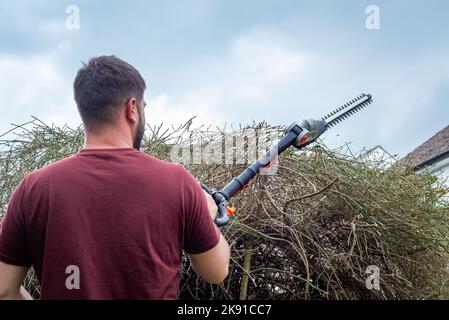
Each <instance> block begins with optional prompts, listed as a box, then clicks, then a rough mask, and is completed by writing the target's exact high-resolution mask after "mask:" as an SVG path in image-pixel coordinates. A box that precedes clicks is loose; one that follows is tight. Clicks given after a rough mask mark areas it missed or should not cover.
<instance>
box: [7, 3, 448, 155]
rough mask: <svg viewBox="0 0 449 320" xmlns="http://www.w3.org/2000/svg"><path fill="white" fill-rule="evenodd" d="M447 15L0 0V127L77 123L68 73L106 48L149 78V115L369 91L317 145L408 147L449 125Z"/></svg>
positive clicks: (248, 113) (298, 105) (245, 109)
mask: <svg viewBox="0 0 449 320" xmlns="http://www.w3.org/2000/svg"><path fill="white" fill-rule="evenodd" d="M372 6H375V8H376V11H375V12H374V11H372V8H373V7H372ZM73 8H76V10H75V11H74V10H73ZM78 13H79V15H78ZM377 13H378V14H377ZM448 15H449V2H448V1H444V0H440V1H437V0H434V1H403V0H395V1H391V0H389V1H363V0H346V1H336V0H335V1H324V0H322V1H311V0H310V1H300V0H292V1H290V0H282V1H271V0H259V1H256V0H245V1H235V0H227V1H225V0H223V1H219V0H209V1H207V0H202V1H199V0H198V1H196V0H185V1H169V0H168V1H149V0H145V1H131V0H130V1H94V0H90V1H56V0H32V1H31V0H30V1H20V0H17V1H4V0H0V40H1V41H0V115H1V118H0V134H1V133H3V132H6V131H7V130H8V129H10V128H11V124H19V123H24V122H26V121H29V120H31V116H32V115H33V116H36V117H38V118H39V119H41V120H43V121H44V122H47V123H55V124H57V125H63V124H68V125H69V126H72V127H75V126H78V125H79V124H81V120H80V118H79V116H78V112H77V109H76V104H75V102H74V100H73V89H72V84H73V79H74V77H75V75H76V73H77V71H78V69H79V68H80V67H81V66H82V62H87V61H88V60H89V58H91V57H94V56H98V55H110V54H113V55H116V56H118V57H120V58H122V59H124V60H126V61H127V62H129V63H131V64H132V65H134V66H135V67H136V68H137V69H138V70H139V71H140V72H141V74H142V75H143V77H144V78H145V80H146V82H147V87H148V90H147V92H146V93H145V98H146V101H147V103H148V106H147V108H146V118H147V121H148V123H149V124H150V125H156V124H159V123H161V122H163V123H165V124H167V125H168V124H179V123H183V122H185V121H187V120H188V119H190V118H191V117H193V116H196V119H195V122H194V123H195V124H196V125H200V124H212V125H217V126H222V125H224V124H225V123H226V124H228V125H229V124H234V125H237V124H239V123H242V124H248V123H251V122H252V121H266V122H268V123H270V124H273V125H278V124H283V125H288V124H290V123H291V122H293V121H300V120H301V119H304V118H321V117H322V116H323V115H324V114H326V113H328V112H329V111H331V110H333V109H335V108H337V107H338V106H340V105H342V104H344V103H345V102H346V101H348V100H351V99H352V98H354V97H356V96H358V95H359V94H360V93H370V94H371V95H372V96H373V99H374V102H373V104H371V105H370V106H369V107H368V108H366V109H365V110H363V111H362V112H359V113H357V114H356V115H355V116H353V117H352V118H350V119H349V120H347V121H345V122H343V123H342V124H341V125H339V126H337V127H335V128H332V130H329V132H327V133H325V136H323V137H324V142H325V143H326V144H327V145H328V146H329V147H331V148H333V147H336V146H337V144H338V141H340V144H342V143H344V142H350V143H351V148H353V149H354V151H355V152H357V151H358V150H360V149H362V148H364V147H366V148H371V147H374V146H376V145H381V146H383V147H384V148H385V149H386V150H387V151H388V152H389V153H391V154H397V155H398V156H404V155H405V154H407V153H408V152H410V151H411V150H413V149H414V148H415V147H417V146H418V145H420V144H421V143H423V142H424V141H425V140H427V139H428V138H430V137H431V136H432V135H434V134H435V133H436V132H438V131H439V130H441V129H443V128H444V127H445V126H447V125H448V124H449V103H448V100H449V99H448V98H449V90H448V89H449V41H448V39H449V19H448V18H449V17H448ZM78 18H79V19H78ZM377 18H378V19H377ZM373 19H375V20H373ZM77 21H79V25H78V24H77ZM373 21H375V23H374V24H373ZM373 26H374V28H373Z"/></svg>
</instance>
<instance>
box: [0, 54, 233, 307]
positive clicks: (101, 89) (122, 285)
mask: <svg viewBox="0 0 449 320" xmlns="http://www.w3.org/2000/svg"><path fill="white" fill-rule="evenodd" d="M73 87H74V95H75V101H76V104H77V107H78V111H79V113H80V116H81V119H82V121H83V124H84V128H85V145H84V148H83V149H82V150H80V151H79V152H78V153H77V154H75V155H73V156H71V157H69V158H67V159H64V160H61V161H57V162H55V163H53V164H51V165H48V166H46V167H44V168H42V169H39V170H36V171H34V172H32V173H30V174H28V175H27V176H26V177H25V178H24V179H23V180H22V181H21V183H20V184H19V186H18V187H17V188H16V190H15V192H14V194H13V195H12V197H11V199H10V201H9V204H8V208H7V211H6V214H5V216H4V218H3V220H2V221H1V225H0V298H4V299H27V298H30V295H29V294H28V293H27V292H26V290H25V289H24V288H23V287H21V283H22V281H23V280H24V277H25V276H26V274H27V271H28V269H29V267H30V266H33V268H34V270H35V272H36V274H37V277H38V279H39V282H40V285H41V298H42V299H176V298H177V290H178V285H179V276H180V265H181V258H182V250H184V251H185V252H186V253H187V254H188V255H189V258H190V261H191V264H192V266H193V268H194V270H196V272H197V273H198V274H199V275H200V276H201V277H202V278H203V279H204V280H206V281H208V282H210V283H215V284H218V283H221V282H222V281H223V280H224V279H225V278H226V277H227V275H228V266H229V246H228V244H227V242H226V240H225V239H224V238H223V236H222V235H221V233H220V231H219V230H218V228H217V227H216V226H215V224H214V223H213V219H214V218H215V214H216V211H217V207H216V205H215V203H214V201H213V200H212V198H211V197H210V196H208V195H206V194H205V193H204V192H203V191H202V190H201V188H200V187H199V185H198V183H197V181H196V180H195V179H194V177H193V176H192V175H191V174H190V173H189V172H188V171H187V170H186V169H185V168H184V167H183V166H182V165H178V164H171V163H168V162H165V161H161V160H158V159H156V158H154V157H152V156H149V155H145V154H144V153H142V152H140V151H138V150H139V148H140V144H141V141H142V137H143V135H144V131H145V112H144V108H145V105H146V103H145V101H144V97H143V95H144V91H145V89H146V85H145V81H144V80H143V78H142V76H141V75H140V74H139V72H138V71H137V70H136V69H135V68H134V67H132V66H131V65H130V64H128V63H126V62H124V61H123V60H120V59H119V58H117V57H114V56H101V57H97V58H93V59H91V60H90V61H89V63H88V64H87V65H84V66H83V67H82V68H81V69H80V70H79V72H78V74H77V76H76V78H75V81H74V86H73Z"/></svg>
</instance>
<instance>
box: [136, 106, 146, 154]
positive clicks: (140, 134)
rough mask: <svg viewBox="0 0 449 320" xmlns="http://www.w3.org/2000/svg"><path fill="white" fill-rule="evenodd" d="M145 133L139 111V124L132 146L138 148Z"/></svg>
mask: <svg viewBox="0 0 449 320" xmlns="http://www.w3.org/2000/svg"><path fill="white" fill-rule="evenodd" d="M144 134H145V122H144V121H142V117H141V114H140V112H139V124H138V125H137V130H136V136H135V137H134V142H133V148H134V149H137V150H140V145H141V144H142V139H143V136H144Z"/></svg>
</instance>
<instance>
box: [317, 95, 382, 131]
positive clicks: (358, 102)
mask: <svg viewBox="0 0 449 320" xmlns="http://www.w3.org/2000/svg"><path fill="white" fill-rule="evenodd" d="M371 102H373V99H372V97H371V95H370V94H361V95H360V96H358V97H357V98H355V99H353V100H351V101H349V102H347V103H346V104H344V105H343V106H341V107H340V108H338V109H336V110H334V111H332V112H331V113H329V114H327V115H326V116H324V117H323V118H322V119H323V120H324V121H326V127H327V128H331V127H333V126H335V125H336V124H337V123H340V122H341V121H343V120H345V119H347V118H349V117H350V116H352V115H353V114H354V113H356V112H358V111H360V110H362V109H363V108H365V107H366V106H367V105H369V104H370V103H371Z"/></svg>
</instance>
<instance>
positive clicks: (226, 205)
mask: <svg viewBox="0 0 449 320" xmlns="http://www.w3.org/2000/svg"><path fill="white" fill-rule="evenodd" d="M371 102H372V97H371V95H370V94H361V95H360V96H358V97H357V98H355V99H353V100H351V101H349V102H348V103H346V104H344V105H343V106H341V107H340V108H338V109H336V110H334V111H332V112H331V113H329V114H327V115H326V116H324V117H323V118H321V119H319V120H315V119H307V120H303V121H302V122H301V123H300V124H298V123H297V122H293V123H292V124H291V125H290V126H289V127H288V128H287V130H286V132H285V135H284V137H282V139H281V140H279V142H278V143H276V144H275V145H274V146H273V147H272V148H271V149H270V150H269V151H268V152H267V153H265V154H264V155H262V156H261V157H260V158H258V159H257V160H256V161H254V162H253V164H251V165H250V166H249V167H247V168H246V169H245V170H244V171H243V172H242V173H241V174H240V175H239V176H237V177H235V178H233V179H232V180H231V181H230V182H229V183H228V184H227V185H226V186H225V187H224V188H223V189H221V190H220V191H218V190H216V189H213V188H209V187H207V186H206V185H205V184H204V183H202V182H200V184H201V187H202V188H203V189H204V190H205V191H206V192H207V193H209V194H210V195H211V196H212V198H213V199H214V200H215V203H216V204H217V207H218V214H217V217H216V219H215V224H216V225H217V226H218V227H222V226H224V225H225V224H227V223H228V221H229V217H230V216H232V215H233V214H234V213H235V211H236V209H235V207H234V206H232V205H231V204H230V202H229V200H230V199H231V198H232V197H233V196H235V195H236V194H237V193H238V192H239V191H240V190H242V189H243V188H244V187H245V186H246V185H247V184H248V182H249V181H250V180H251V179H253V178H254V177H255V176H256V175H257V174H258V173H259V172H260V170H261V169H263V168H266V167H269V166H270V165H271V163H272V162H273V161H274V160H275V159H276V157H277V156H278V155H279V154H281V153H282V152H284V151H285V150H286V149H287V148H289V147H290V146H294V147H295V148H297V149H302V148H304V147H305V146H307V145H308V144H310V143H312V142H314V141H315V140H316V139H318V137H319V136H321V135H322V134H323V133H324V132H325V131H326V130H327V129H329V128H331V127H333V126H335V125H336V124H337V123H340V122H341V121H343V120H344V119H347V118H349V117H350V116H351V115H353V114H354V113H356V112H358V111H360V110H361V109H363V108H364V107H366V106H367V105H368V104H370V103H371Z"/></svg>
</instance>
